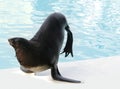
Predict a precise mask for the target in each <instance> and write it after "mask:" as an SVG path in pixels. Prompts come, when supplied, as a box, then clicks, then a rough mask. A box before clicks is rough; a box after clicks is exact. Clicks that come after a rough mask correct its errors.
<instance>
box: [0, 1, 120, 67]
mask: <svg viewBox="0 0 120 89" xmlns="http://www.w3.org/2000/svg"><path fill="white" fill-rule="evenodd" d="M55 11H56V12H61V13H63V14H64V15H65V16H66V18H67V20H68V23H69V25H70V28H71V31H72V32H73V35H74V47H73V48H74V57H73V58H72V57H70V56H69V57H67V58H64V55H60V61H61V62H62V61H64V62H65V61H76V60H85V59H92V58H100V57H108V56H115V55H120V0H0V69H3V68H11V67H18V66H19V64H18V62H17V60H16V57H15V53H14V50H13V48H12V47H11V46H9V44H8V42H7V39H8V38H11V37H16V36H17V37H24V38H27V39H30V38H32V37H33V35H34V34H35V33H36V32H37V31H38V29H39V27H40V26H41V24H42V22H43V21H44V20H45V18H46V17H47V16H48V15H49V14H50V13H53V12H55Z"/></svg>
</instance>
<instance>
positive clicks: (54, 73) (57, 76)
mask: <svg viewBox="0 0 120 89" xmlns="http://www.w3.org/2000/svg"><path fill="white" fill-rule="evenodd" d="M51 76H52V78H53V79H54V80H58V81H64V82H70V83H81V81H77V80H72V79H68V78H64V77H62V76H61V74H60V72H59V70H58V67H57V66H55V67H52V68H51Z"/></svg>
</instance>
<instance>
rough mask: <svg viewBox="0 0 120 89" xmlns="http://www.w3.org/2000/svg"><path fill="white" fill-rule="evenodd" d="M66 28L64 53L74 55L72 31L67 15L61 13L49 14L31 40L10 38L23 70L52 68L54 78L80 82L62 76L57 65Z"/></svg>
mask: <svg viewBox="0 0 120 89" xmlns="http://www.w3.org/2000/svg"><path fill="white" fill-rule="evenodd" d="M65 29H66V31H67V32H68V34H67V35H68V39H67V43H66V46H65V48H64V51H63V53H65V56H68V55H69V53H71V55H72V56H73V53H72V41H73V37H72V33H71V31H70V30H69V26H68V24H67V21H66V18H65V16H64V15H62V14H61V13H53V14H51V15H50V16H48V18H47V19H46V20H45V21H44V23H43V24H42V26H41V27H40V29H39V31H38V32H37V33H36V35H35V36H34V37H33V38H32V39H31V40H26V39H24V38H18V37H16V38H11V39H9V42H10V44H11V45H12V46H13V48H14V49H15V52H16V57H17V59H18V61H19V63H20V65H21V70H23V71H24V72H27V73H31V72H34V73H35V72H39V71H44V70H47V69H49V68H50V69H51V75H52V78H53V79H55V80H60V81H66V82H73V83H79V82H80V81H76V80H71V79H67V78H64V77H62V76H61V74H60V72H59V70H58V67H57V63H58V59H59V54H60V50H61V47H62V44H63V41H64V32H65Z"/></svg>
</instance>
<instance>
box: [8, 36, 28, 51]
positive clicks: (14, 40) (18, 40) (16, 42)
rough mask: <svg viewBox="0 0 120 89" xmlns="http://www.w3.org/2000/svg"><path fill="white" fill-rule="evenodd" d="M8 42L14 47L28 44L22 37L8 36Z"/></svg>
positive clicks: (22, 46) (23, 46)
mask: <svg viewBox="0 0 120 89" xmlns="http://www.w3.org/2000/svg"><path fill="white" fill-rule="evenodd" d="M8 42H9V44H10V45H11V46H12V47H13V48H14V49H17V48H25V47H27V46H28V44H29V42H28V40H26V39H24V38H18V37H16V38H10V39H8Z"/></svg>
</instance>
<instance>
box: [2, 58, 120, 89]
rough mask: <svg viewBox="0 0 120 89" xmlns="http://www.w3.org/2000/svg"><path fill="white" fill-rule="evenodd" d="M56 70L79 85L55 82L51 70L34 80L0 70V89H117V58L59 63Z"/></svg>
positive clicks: (119, 72) (119, 61) (119, 86)
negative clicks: (78, 82) (77, 81)
mask: <svg viewBox="0 0 120 89" xmlns="http://www.w3.org/2000/svg"><path fill="white" fill-rule="evenodd" d="M59 69H60V72H61V74H62V75H63V76H65V77H68V78H72V79H76V80H80V81H82V83H80V84H72V83H65V82H57V81H54V80H52V78H51V76H50V70H48V71H45V72H42V73H38V74H37V75H36V76H35V75H34V74H25V73H23V72H22V71H20V69H19V68H13V69H1V70H0V89H120V56H114V57H106V58H99V59H93V60H83V61H77V62H67V63H66V62H65V63H59Z"/></svg>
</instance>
